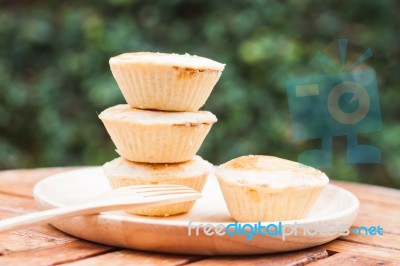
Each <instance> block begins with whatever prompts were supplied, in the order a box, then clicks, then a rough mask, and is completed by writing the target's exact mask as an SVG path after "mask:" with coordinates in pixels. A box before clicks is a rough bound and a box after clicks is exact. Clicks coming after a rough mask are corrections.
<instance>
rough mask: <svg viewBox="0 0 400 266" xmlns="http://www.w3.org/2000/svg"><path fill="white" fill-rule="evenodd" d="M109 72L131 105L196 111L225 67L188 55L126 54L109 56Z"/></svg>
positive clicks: (143, 107) (156, 108)
mask: <svg viewBox="0 0 400 266" xmlns="http://www.w3.org/2000/svg"><path fill="white" fill-rule="evenodd" d="M110 67H111V72H112V74H113V76H114V78H115V80H116V81H117V83H118V86H119V88H120V89H121V92H122V94H123V96H124V98H125V100H126V101H127V102H128V104H130V105H131V106H132V107H135V108H140V109H155V110H164V111H197V110H199V108H200V107H201V106H203V105H204V103H205V102H206V100H207V98H208V97H209V96H210V93H211V91H212V89H213V88H214V86H215V84H216V83H217V81H218V79H219V77H220V76H221V73H222V71H223V69H224V67H225V65H224V64H221V63H218V62H216V61H213V60H210V59H207V58H204V57H199V56H192V55H188V54H184V55H178V54H164V53H148V52H141V53H126V54H121V55H119V56H115V57H112V58H111V59H110Z"/></svg>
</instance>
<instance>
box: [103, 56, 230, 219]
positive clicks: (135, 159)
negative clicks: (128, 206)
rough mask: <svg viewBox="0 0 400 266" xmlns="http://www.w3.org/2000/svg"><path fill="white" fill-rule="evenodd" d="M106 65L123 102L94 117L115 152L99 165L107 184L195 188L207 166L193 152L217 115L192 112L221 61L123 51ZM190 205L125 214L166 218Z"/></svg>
mask: <svg viewBox="0 0 400 266" xmlns="http://www.w3.org/2000/svg"><path fill="white" fill-rule="evenodd" d="M110 66H111V71H112V73H113V76H114V78H115V79H116V81H117V83H118V86H119V88H120V89H121V92H122V94H123V96H124V98H125V100H126V101H127V103H128V104H121V105H116V106H113V107H110V108H108V109H106V110H104V111H103V112H102V113H100V115H99V118H100V119H101V120H102V122H103V123H104V126H105V127H106V129H107V132H108V133H109V135H110V137H111V139H112V141H113V142H114V144H115V146H116V148H117V152H118V154H119V155H120V156H121V157H119V158H116V159H114V160H113V161H111V162H108V163H106V164H105V165H104V166H103V169H104V173H105V174H106V176H107V177H108V179H109V181H110V184H111V186H112V187H113V188H117V187H121V186H129V185H143V184H181V185H185V186H188V187H191V188H193V189H195V190H198V191H201V190H202V189H203V186H204V184H205V182H206V178H207V176H208V174H209V173H210V172H211V171H212V165H211V164H210V163H209V162H207V161H205V160H203V159H202V158H201V157H200V156H197V155H196V153H197V151H198V150H199V148H200V146H201V144H202V143H203V140H204V139H205V137H206V135H207V134H208V132H209V131H210V129H211V126H212V125H213V124H214V123H215V122H216V121H217V118H216V117H215V115H213V114H212V113H210V112H208V111H198V110H199V108H200V107H201V106H203V105H204V103H205V102H206V100H207V98H208V97H209V95H210V93H211V91H212V89H213V88H214V86H215V84H216V83H217V81H218V79H219V77H220V76H221V73H222V71H223V69H224V66H225V65H224V64H221V63H218V62H216V61H213V60H210V59H207V58H203V57H198V56H191V55H187V54H185V55H177V54H162V53H128V54H122V55H119V56H116V57H112V58H111V59H110ZM193 204H194V202H184V203H176V204H170V205H167V206H163V207H154V208H147V209H141V210H136V211H131V212H132V213H135V214H141V215H149V216H169V215H174V214H179V213H184V212H188V211H189V210H190V209H191V208H192V207H193Z"/></svg>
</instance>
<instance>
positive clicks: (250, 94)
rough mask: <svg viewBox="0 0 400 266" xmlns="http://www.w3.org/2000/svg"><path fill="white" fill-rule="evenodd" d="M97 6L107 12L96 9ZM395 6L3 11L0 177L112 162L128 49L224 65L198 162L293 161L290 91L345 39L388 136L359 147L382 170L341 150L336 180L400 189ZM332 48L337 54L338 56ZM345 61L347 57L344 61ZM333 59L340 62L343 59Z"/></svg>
mask: <svg viewBox="0 0 400 266" xmlns="http://www.w3.org/2000/svg"><path fill="white" fill-rule="evenodd" d="M99 2H101V4H100V3H99ZM399 13H400V5H399V2H398V1H394V0H393V1H387V0H380V1H376V0H355V1H336V0H335V1H307V0H299V1H284V2H283V1H229V2H225V1H211V0H210V1H177V0H168V1H130V0H111V1H85V3H83V2H82V1H80V2H79V1H50V0H48V1H35V2H30V1H1V2H0V95H1V96H0V167H1V168H2V169H10V168H25V167H46V166H60V165H63V166H66V165H100V164H103V163H104V162H106V161H108V160H111V159H112V158H114V157H116V153H115V151H114V146H113V144H112V142H111V140H110V139H109V137H108V135H107V133H106V131H105V129H104V128H103V125H102V124H101V122H100V120H99V119H98V118H97V113H99V112H101V111H102V110H103V109H105V108H107V107H109V106H112V105H115V104H117V103H122V102H124V99H123V97H122V95H121V93H120V91H119V89H118V87H117V84H116V82H115V81H114V79H113V77H112V75H111V72H110V69H109V65H108V60H109V58H110V57H111V56H114V55H118V54H120V53H124V52H128V51H132V52H133V51H160V52H167V53H172V52H175V53H186V52H187V53H190V54H196V55H200V56H205V57H209V58H212V59H214V60H216V61H219V62H223V63H226V64H227V65H226V68H225V70H224V72H223V75H222V77H221V79H220V81H219V82H218V84H217V86H216V87H215V89H214V91H213V93H212V94H211V97H210V98H209V100H208V101H207V104H206V105H205V106H204V107H203V109H206V110H210V111H211V112H213V113H215V114H216V115H217V117H218V118H219V121H218V123H217V124H215V125H214V127H213V128H212V130H211V132H210V134H209V135H208V137H207V138H206V140H205V142H204V144H203V146H202V148H201V150H200V154H201V155H202V156H204V157H205V158H206V159H207V160H209V161H210V162H212V163H214V164H220V163H222V162H225V161H227V160H229V159H232V158H233V157H237V156H240V155H244V154H272V155H276V156H280V157H284V158H288V159H292V160H296V159H297V156H298V155H299V154H300V152H301V151H303V150H306V149H308V148H311V147H317V146H318V145H319V142H318V141H311V142H294V141H292V139H291V125H290V119H289V109H288V103H287V95H286V88H285V82H286V80H287V79H288V78H290V77H295V76H304V75H311V74H313V75H315V74H320V72H321V70H322V69H323V68H322V67H321V65H319V64H318V63H315V60H314V56H315V53H316V52H317V51H319V50H320V51H334V50H335V49H336V40H337V39H338V38H342V37H345V38H348V39H349V45H350V47H351V51H353V52H354V54H356V55H359V54H361V53H362V52H364V50H365V49H367V48H371V49H372V51H373V52H374V56H373V57H372V58H370V59H369V60H368V65H369V66H370V67H373V68H374V69H375V70H376V72H377V75H378V84H379V89H380V103H381V111H382V119H383V125H384V129H383V130H382V131H380V132H375V133H368V134H363V136H361V140H362V142H365V143H369V144H372V145H376V146H377V147H378V148H380V149H381V151H382V162H381V163H380V164H359V165H351V164H348V163H347V162H346V143H345V138H344V137H339V138H336V139H335V141H334V165H333V167H332V168H330V169H323V170H324V171H325V172H326V173H327V174H328V175H329V176H330V177H331V178H334V179H342V180H350V181H357V182H364V183H374V184H380V185H385V186H392V187H400V156H399V152H400V124H399V118H400V116H399V115H400V104H399V103H400V88H399V85H400V80H399V79H400V65H399V62H398V60H399V58H400V45H399V43H400V16H399ZM332 47H333V48H332ZM349 54H350V53H349ZM333 57H337V55H336V54H334V55H333Z"/></svg>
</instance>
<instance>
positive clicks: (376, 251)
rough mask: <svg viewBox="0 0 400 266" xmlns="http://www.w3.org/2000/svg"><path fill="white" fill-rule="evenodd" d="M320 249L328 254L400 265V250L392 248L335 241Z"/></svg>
mask: <svg viewBox="0 0 400 266" xmlns="http://www.w3.org/2000/svg"><path fill="white" fill-rule="evenodd" d="M321 247H323V248H326V250H328V252H330V253H339V252H340V253H344V254H351V255H356V256H359V257H366V258H371V259H377V260H390V261H395V262H397V263H399V264H400V250H399V249H394V248H386V247H377V246H371V245H366V244H359V243H353V242H349V241H343V240H335V241H332V242H329V243H327V244H324V245H322V246H321Z"/></svg>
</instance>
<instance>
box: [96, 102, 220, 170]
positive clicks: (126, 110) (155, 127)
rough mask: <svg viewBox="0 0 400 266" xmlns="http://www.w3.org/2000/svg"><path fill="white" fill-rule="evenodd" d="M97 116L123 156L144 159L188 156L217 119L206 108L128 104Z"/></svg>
mask: <svg viewBox="0 0 400 266" xmlns="http://www.w3.org/2000/svg"><path fill="white" fill-rule="evenodd" d="M99 118H100V119H101V120H102V122H103V123H104V125H105V127H106V129H107V132H108V134H109V135H110V137H111V139H112V141H113V142H114V144H115V146H116V147H117V152H118V153H119V154H120V155H121V156H122V157H124V158H125V159H127V160H130V161H134V162H147V163H178V162H184V161H188V160H191V159H192V158H193V156H194V155H195V154H196V152H197V151H198V150H199V148H200V146H201V144H202V143H203V140H204V138H205V137H206V135H207V134H208V132H209V131H210V129H211V126H212V125H213V124H214V123H215V122H216V121H217V118H216V117H215V115H213V114H212V113H210V112H207V111H197V112H162V111H147V110H141V109H135V108H132V107H130V106H129V105H128V104H121V105H116V106H113V107H110V108H108V109H106V110H104V111H103V112H102V113H100V115H99Z"/></svg>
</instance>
